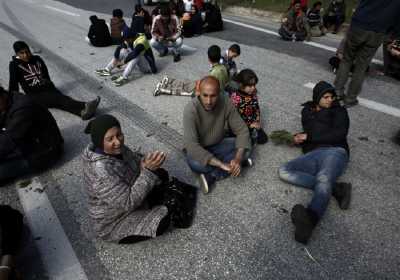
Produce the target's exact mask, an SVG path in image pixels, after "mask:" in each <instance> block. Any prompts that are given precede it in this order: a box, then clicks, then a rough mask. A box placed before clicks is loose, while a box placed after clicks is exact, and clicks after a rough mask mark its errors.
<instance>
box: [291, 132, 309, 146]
mask: <svg viewBox="0 0 400 280" xmlns="http://www.w3.org/2000/svg"><path fill="white" fill-rule="evenodd" d="M306 140H307V134H306V133H297V134H295V135H294V138H293V142H294V143H295V144H297V145H298V144H302V143H303V142H304V141H306Z"/></svg>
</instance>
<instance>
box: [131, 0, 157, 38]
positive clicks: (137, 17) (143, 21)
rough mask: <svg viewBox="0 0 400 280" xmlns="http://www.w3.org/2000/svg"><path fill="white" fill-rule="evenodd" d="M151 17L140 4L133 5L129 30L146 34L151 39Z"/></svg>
mask: <svg viewBox="0 0 400 280" xmlns="http://www.w3.org/2000/svg"><path fill="white" fill-rule="evenodd" d="M152 21H153V19H152V17H151V16H150V14H149V12H148V11H146V10H145V9H143V7H142V6H141V5H135V12H134V13H133V15H132V22H131V30H132V31H133V32H136V33H144V34H146V37H147V39H149V40H150V39H151V24H152Z"/></svg>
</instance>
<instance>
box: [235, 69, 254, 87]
mask: <svg viewBox="0 0 400 280" xmlns="http://www.w3.org/2000/svg"><path fill="white" fill-rule="evenodd" d="M235 81H236V82H238V83H240V84H241V85H244V86H252V85H255V84H257V83H258V77H257V75H256V73H254V71H253V70H251V69H243V70H242V71H240V73H239V74H237V75H236V76H235Z"/></svg>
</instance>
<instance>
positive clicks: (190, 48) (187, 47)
mask: <svg viewBox="0 0 400 280" xmlns="http://www.w3.org/2000/svg"><path fill="white" fill-rule="evenodd" d="M182 49H184V50H187V51H190V52H194V51H197V49H196V48H193V47H191V46H188V45H186V44H183V45H182Z"/></svg>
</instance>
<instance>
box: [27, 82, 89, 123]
mask: <svg viewBox="0 0 400 280" xmlns="http://www.w3.org/2000/svg"><path fill="white" fill-rule="evenodd" d="M29 96H31V97H32V98H33V100H35V101H36V102H37V103H39V104H41V105H42V106H44V107H46V108H55V109H59V110H63V111H66V112H69V113H71V114H74V115H77V116H79V117H80V116H81V112H82V110H83V109H85V102H81V101H77V100H75V99H72V98H71V97H69V96H67V95H64V94H63V93H62V92H61V91H59V90H58V89H57V88H55V87H54V88H52V89H48V90H46V91H42V92H40V93H35V94H30V95H29Z"/></svg>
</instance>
